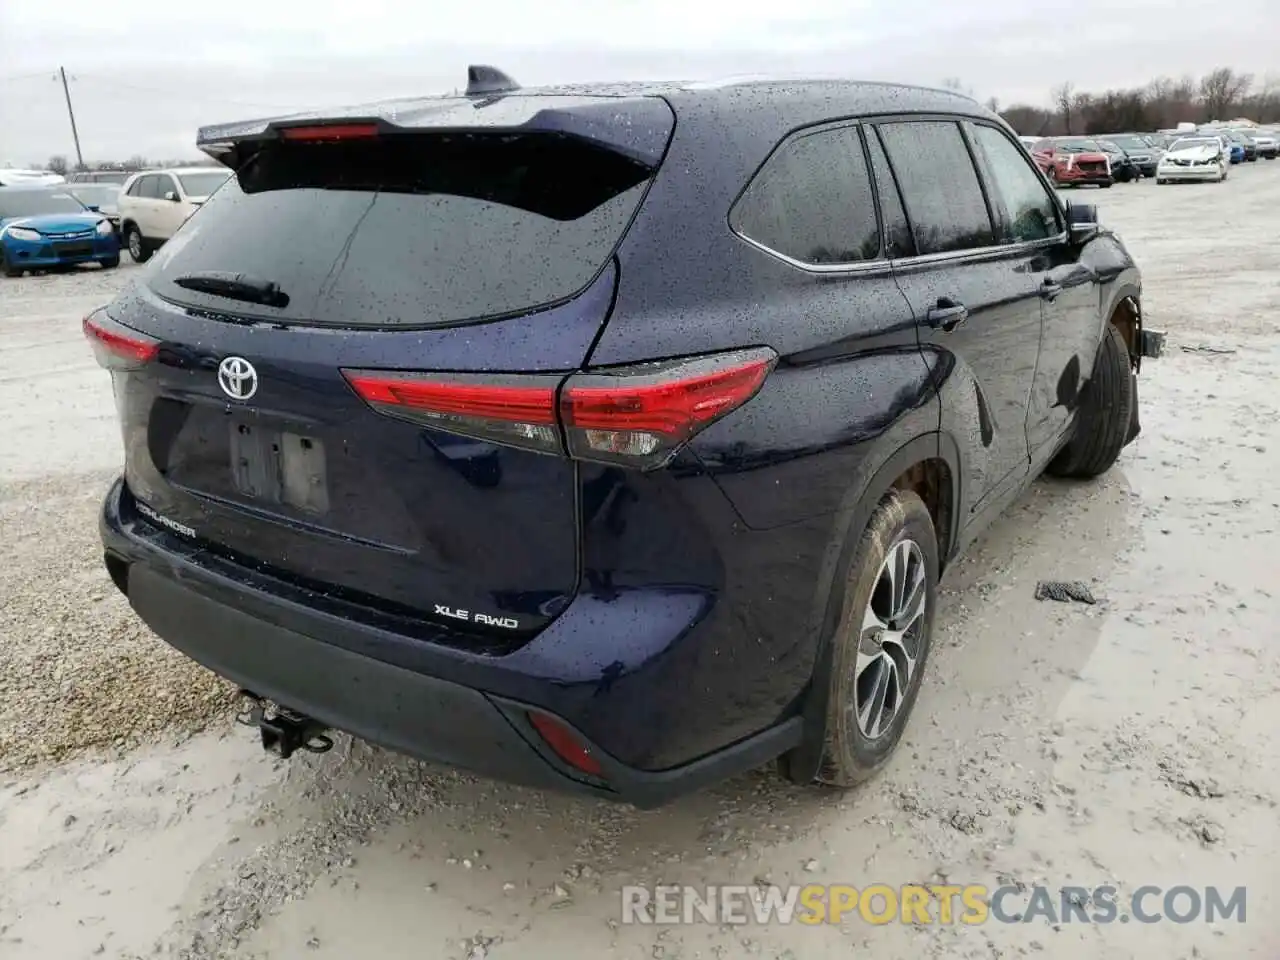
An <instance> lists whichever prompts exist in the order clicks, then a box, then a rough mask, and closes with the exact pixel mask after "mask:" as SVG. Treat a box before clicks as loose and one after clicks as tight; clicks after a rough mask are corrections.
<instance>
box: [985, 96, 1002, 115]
mask: <svg viewBox="0 0 1280 960" xmlns="http://www.w3.org/2000/svg"><path fill="white" fill-rule="evenodd" d="M983 106H985V107H986V108H987V109H988V110H990V111H991V112H992V113H999V112H1000V98H999V97H987V101H986V103H985V104H983Z"/></svg>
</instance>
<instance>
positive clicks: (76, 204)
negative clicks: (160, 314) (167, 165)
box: [0, 167, 230, 277]
mask: <svg viewBox="0 0 1280 960" xmlns="http://www.w3.org/2000/svg"><path fill="white" fill-rule="evenodd" d="M229 175H230V171H228V170H227V169H226V168H225V167H183V168H179V169H174V170H144V171H141V172H139V173H123V172H121V171H96V172H94V173H89V174H78V175H76V176H75V177H73V179H72V181H71V182H57V183H48V182H43V181H42V180H40V179H38V178H31V179H29V180H21V179H18V180H15V181H14V182H13V183H10V184H6V185H5V186H4V189H3V190H0V268H2V269H3V272H4V273H5V275H6V276H10V277H12V276H18V275H19V274H21V273H23V272H25V271H27V270H37V269H41V270H43V269H56V268H62V267H73V266H75V265H77V264H80V263H90V262H96V263H99V264H101V265H102V266H103V267H114V266H116V265H117V264H118V263H119V262H120V247H121V246H122V245H123V246H124V247H126V248H127V249H128V251H129V255H130V256H131V257H132V258H133V259H134V261H136V262H137V263H145V262H146V261H147V260H149V259H150V258H151V256H152V254H154V253H155V251H156V250H158V249H159V248H160V247H161V246H162V245H163V244H164V242H165V241H166V240H168V239H169V238H170V237H172V236H173V235H174V234H175V233H176V232H177V231H178V228H179V227H180V226H182V224H183V223H184V222H185V221H186V219H187V218H188V217H189V216H191V214H192V213H194V212H195V211H196V210H197V209H198V208H199V207H200V205H201V204H202V203H204V201H205V200H207V199H208V197H209V195H210V194H211V193H213V192H214V191H215V190H217V189H218V187H220V186H222V184H223V183H224V182H225V181H226V179H227V177H228V176H229ZM115 177H123V180H121V181H117V180H115V179H113V178H115Z"/></svg>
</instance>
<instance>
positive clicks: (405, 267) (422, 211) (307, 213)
mask: <svg viewBox="0 0 1280 960" xmlns="http://www.w3.org/2000/svg"><path fill="white" fill-rule="evenodd" d="M652 175H653V170H652V169H650V168H649V167H647V166H645V165H644V164H642V163H640V162H639V161H637V160H634V159H631V158H629V157H625V156H623V155H621V154H619V153H615V152H613V151H610V150H607V149H604V148H602V147H600V146H597V145H595V144H592V143H589V142H587V141H584V140H580V139H576V138H573V137H567V136H560V135H549V134H541V133H539V134H510V133H506V134H422V135H419V134H396V135H393V136H386V137H377V138H369V139H354V140H345V141H336V142H334V141H329V142H320V143H308V142H289V141H285V142H281V143H273V144H269V145H267V146H265V147H263V149H262V151H261V152H260V153H258V154H257V155H256V156H255V157H253V158H252V159H250V160H249V161H248V163H246V164H245V166H244V167H242V168H241V169H240V170H239V171H238V173H237V174H236V175H234V176H232V177H231V178H230V179H229V180H228V181H227V182H226V184H225V186H223V187H221V188H220V189H218V190H217V192H216V193H214V194H213V196H212V197H211V198H210V199H209V201H208V202H207V203H205V204H204V206H203V207H202V208H201V210H200V213H199V215H198V216H195V217H192V218H191V219H190V220H188V221H187V222H186V224H185V225H184V226H183V228H182V229H181V230H180V231H179V232H178V233H177V235H176V236H175V237H174V239H173V240H171V241H170V242H169V243H168V244H166V245H165V247H164V248H163V249H162V250H161V252H160V254H158V255H157V257H156V269H155V272H154V273H153V277H152V280H151V283H152V287H153V289H154V290H155V291H156V292H157V293H159V294H160V295H161V296H163V297H165V298H166V299H170V300H173V301H176V302H179V303H183V304H191V305H197V306H202V307H209V308H213V309H221V310H226V311H230V312H234V313H236V314H239V315H245V316H263V317H268V318H271V319H279V320H292V321H295V322H298V323H301V324H315V325H321V326H338V327H348V328H350V327H378V328H396V327H415V326H416V327H428V326H436V325H442V324H450V323H458V322H463V321H470V320H480V319H487V318H492V317H498V316H503V315H511V314H515V313H523V312H528V311H530V310H534V309H537V308H539V307H542V306H546V305H549V304H551V303H554V302H558V301H560V300H562V299H565V298H567V297H569V296H572V295H573V294H576V293H578V292H579V291H581V290H582V289H583V288H585V287H586V286H587V285H588V284H589V283H590V282H591V280H592V279H593V278H594V277H595V275H596V274H597V273H598V272H599V271H600V270H601V268H603V267H604V265H605V264H606V263H607V262H608V260H609V258H610V256H612V254H613V251H614V249H615V248H616V247H617V245H618V243H619V241H620V240H621V239H622V236H623V234H624V233H625V231H626V229H627V226H628V225H629V224H630V222H631V219H632V217H633V215H634V214H635V211H636V209H637V206H638V205H639V203H640V200H641V198H642V196H643V194H644V191H645V188H646V186H647V184H648V182H649V180H650V178H651V177H652ZM209 271H214V272H218V273H233V274H245V275H247V276H250V277H253V278H256V279H259V280H263V281H269V282H272V283H275V284H277V285H278V287H279V289H280V290H281V291H282V292H283V293H284V294H286V296H287V298H288V303H287V305H284V306H262V305H259V304H250V303H243V302H240V301H235V300H227V299H224V298H219V297H215V296H212V295H209V294H205V293H198V292H195V291H192V290H189V289H186V288H184V287H182V286H179V285H178V284H176V283H174V281H175V280H177V279H180V278H182V277H183V276H189V275H191V274H196V273H203V272H209Z"/></svg>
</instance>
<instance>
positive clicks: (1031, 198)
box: [970, 124, 1062, 241]
mask: <svg viewBox="0 0 1280 960" xmlns="http://www.w3.org/2000/svg"><path fill="white" fill-rule="evenodd" d="M970 129H971V130H972V131H973V139H974V143H976V144H977V147H978V150H979V151H980V152H981V154H982V157H983V159H984V161H985V164H986V169H987V172H988V174H989V179H990V183H991V186H992V187H993V188H994V190H993V195H994V200H995V201H996V204H995V205H996V207H997V209H998V210H999V211H1000V213H1001V220H1002V221H1003V223H1002V227H1003V228H1004V229H1003V232H1004V234H1005V236H1006V238H1007V239H1009V240H1013V241H1028V240H1047V239H1048V238H1049V237H1056V236H1057V235H1058V234H1059V233H1061V232H1062V226H1061V223H1060V222H1059V217H1058V204H1057V203H1056V202H1055V201H1054V199H1053V197H1051V196H1050V195H1049V191H1048V190H1047V189H1046V188H1045V186H1044V184H1043V183H1042V182H1041V181H1040V177H1039V176H1037V174H1036V172H1035V170H1034V169H1033V168H1032V166H1031V164H1030V162H1029V161H1028V160H1027V157H1026V154H1025V153H1023V151H1021V150H1019V149H1018V148H1017V147H1016V146H1014V144H1013V143H1012V142H1011V141H1010V140H1009V138H1008V137H1006V136H1005V135H1004V134H1003V133H1001V132H1000V131H999V130H997V129H996V128H995V127H988V126H986V125H983V124H976V125H974V126H972V127H971V128H970Z"/></svg>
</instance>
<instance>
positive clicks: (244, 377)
mask: <svg viewBox="0 0 1280 960" xmlns="http://www.w3.org/2000/svg"><path fill="white" fill-rule="evenodd" d="M218 386H220V387H222V392H223V393H225V394H226V395H227V396H228V397H230V398H231V399H232V400H248V399H249V398H250V397H252V396H253V395H254V394H255V393H257V392H258V371H257V370H255V369H253V364H252V363H250V362H249V361H248V360H246V359H245V358H244V357H227V358H226V359H225V360H223V361H222V362H221V363H220V364H218Z"/></svg>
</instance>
